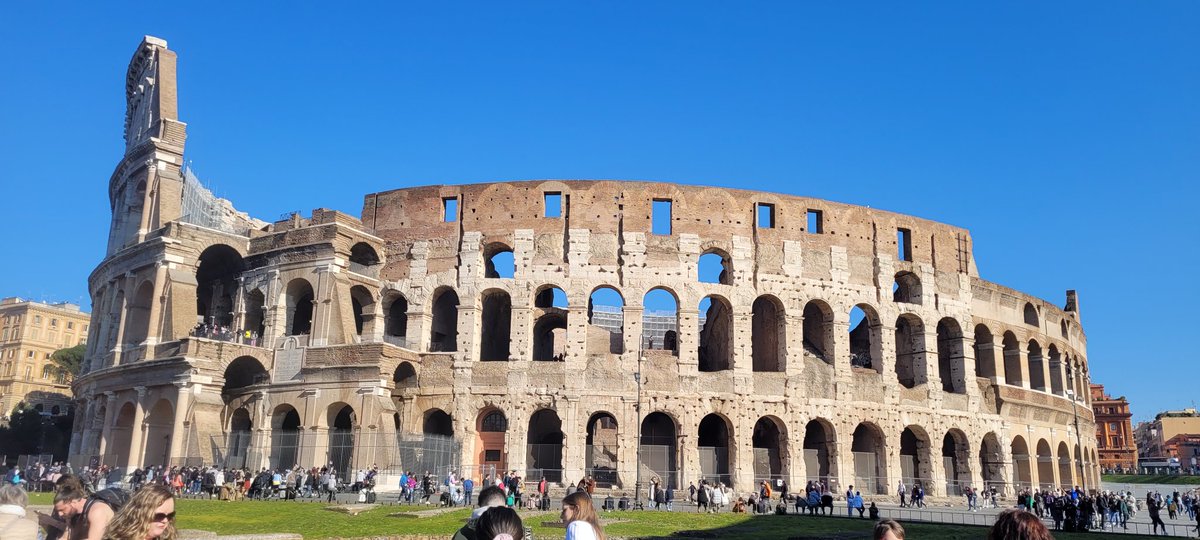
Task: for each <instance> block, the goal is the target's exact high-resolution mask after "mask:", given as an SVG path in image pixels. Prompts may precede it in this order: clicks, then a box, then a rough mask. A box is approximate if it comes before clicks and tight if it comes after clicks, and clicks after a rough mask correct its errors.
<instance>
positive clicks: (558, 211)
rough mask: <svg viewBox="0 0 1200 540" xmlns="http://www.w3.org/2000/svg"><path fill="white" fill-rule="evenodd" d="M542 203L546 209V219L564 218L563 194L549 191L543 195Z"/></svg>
mask: <svg viewBox="0 0 1200 540" xmlns="http://www.w3.org/2000/svg"><path fill="white" fill-rule="evenodd" d="M542 203H543V204H544V205H545V207H546V208H545V210H546V211H545V214H544V216H545V217H549V218H556V217H562V193H559V192H557V191H547V192H545V193H543V194H542Z"/></svg>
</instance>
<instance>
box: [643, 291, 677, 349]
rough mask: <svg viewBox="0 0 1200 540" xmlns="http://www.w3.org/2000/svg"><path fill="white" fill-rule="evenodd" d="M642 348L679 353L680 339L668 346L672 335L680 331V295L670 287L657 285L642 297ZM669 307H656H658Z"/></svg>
mask: <svg viewBox="0 0 1200 540" xmlns="http://www.w3.org/2000/svg"><path fill="white" fill-rule="evenodd" d="M642 306H643V311H642V338H641V340H642V341H641V342H642V348H643V350H648V351H650V350H668V351H671V352H673V353H675V354H676V355H678V354H679V347H678V341H676V342H675V343H674V346H672V347H667V345H668V344H667V338H668V337H670V335H674V336H676V337H677V336H678V332H679V295H678V294H676V293H675V291H674V290H672V289H671V288H670V287H665V286H661V285H660V286H657V287H654V288H651V289H650V290H649V291H646V294H645V296H643V298H642ZM660 306H661V307H665V308H668V309H661V310H660V309H655V308H656V307H660Z"/></svg>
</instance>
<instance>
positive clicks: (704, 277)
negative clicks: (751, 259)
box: [697, 249, 733, 285]
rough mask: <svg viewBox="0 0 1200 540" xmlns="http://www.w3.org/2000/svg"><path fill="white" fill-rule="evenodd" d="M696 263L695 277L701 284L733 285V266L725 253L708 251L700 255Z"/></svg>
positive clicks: (713, 250)
mask: <svg viewBox="0 0 1200 540" xmlns="http://www.w3.org/2000/svg"><path fill="white" fill-rule="evenodd" d="M697 262H698V264H697V274H698V276H697V277H699V279H700V282H701V283H718V284H721V285H732V284H733V266H732V265H731V264H730V262H729V256H728V255H726V254H725V252H723V251H721V250H717V249H710V250H708V251H706V252H705V253H704V254H703V255H701V256H700V260H699V261H697Z"/></svg>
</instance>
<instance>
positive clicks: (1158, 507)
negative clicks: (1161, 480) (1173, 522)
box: [1146, 493, 1167, 534]
mask: <svg viewBox="0 0 1200 540" xmlns="http://www.w3.org/2000/svg"><path fill="white" fill-rule="evenodd" d="M1146 510H1147V511H1148V512H1150V524H1151V525H1152V526H1153V527H1154V534H1158V526H1159V525H1162V530H1163V534H1166V533H1167V524H1166V523H1163V520H1162V516H1160V515H1159V514H1160V513H1161V512H1162V503H1160V502H1158V499H1155V498H1154V496H1153V495H1151V494H1149V493H1147V494H1146Z"/></svg>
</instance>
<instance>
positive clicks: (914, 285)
mask: <svg viewBox="0 0 1200 540" xmlns="http://www.w3.org/2000/svg"><path fill="white" fill-rule="evenodd" d="M892 301H893V302H903V303H905V304H920V303H921V278H919V277H917V275H916V274H914V273H912V272H899V273H897V274H896V280H895V282H893V283H892Z"/></svg>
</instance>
